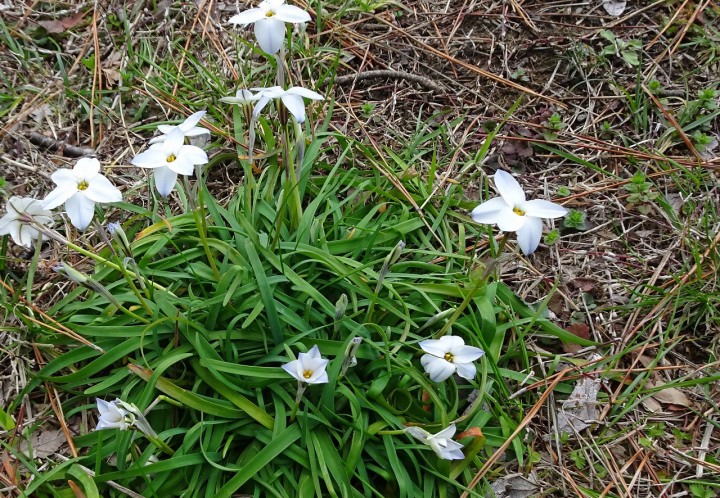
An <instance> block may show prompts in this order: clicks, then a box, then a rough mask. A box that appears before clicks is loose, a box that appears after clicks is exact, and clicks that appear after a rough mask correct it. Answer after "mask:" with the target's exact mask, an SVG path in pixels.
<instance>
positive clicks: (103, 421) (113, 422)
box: [95, 398, 134, 431]
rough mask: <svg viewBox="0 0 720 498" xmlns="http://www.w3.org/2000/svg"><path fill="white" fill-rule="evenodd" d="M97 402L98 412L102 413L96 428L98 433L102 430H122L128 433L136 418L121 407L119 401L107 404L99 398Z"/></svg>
mask: <svg viewBox="0 0 720 498" xmlns="http://www.w3.org/2000/svg"><path fill="white" fill-rule="evenodd" d="M95 401H96V402H97V408H98V412H100V418H99V419H98V423H97V425H96V426H95V430H96V431H99V430H102V429H120V430H121V431H126V430H128V429H130V426H131V425H132V423H133V420H134V417H133V416H132V415H131V414H130V413H128V411H127V410H125V409H124V408H122V407H121V406H119V403H120V400H119V399H116V400H115V401H110V402H107V401H105V400H103V399H100V398H97V399H96V400H95Z"/></svg>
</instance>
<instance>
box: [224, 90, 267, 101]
mask: <svg viewBox="0 0 720 498" xmlns="http://www.w3.org/2000/svg"><path fill="white" fill-rule="evenodd" d="M258 98H260V97H259V95H255V94H253V93H252V92H251V91H250V90H246V89H244V88H242V89H240V90H238V91H237V92H235V96H234V97H220V102H225V103H226V104H238V105H246V104H252V103H253V102H255V101H257V100H258Z"/></svg>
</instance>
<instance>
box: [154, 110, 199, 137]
mask: <svg viewBox="0 0 720 498" xmlns="http://www.w3.org/2000/svg"><path fill="white" fill-rule="evenodd" d="M206 112H207V111H198V112H196V113H195V114H191V115H190V116H188V118H187V119H186V120H185V121H183V122H182V123H180V124H179V125H177V126H173V125H158V130H159V131H160V133H162V135H160V136H157V137H155V138H153V139H151V140H150V142H149V143H150V144H157V143H161V142H164V141H165V139H167V135H168V134H169V133H170V132H171V131H173V130H180V131H181V132H182V133H183V137H197V136H198V135H209V134H210V130H208V129H207V128H203V127H202V126H195V125H196V124H198V123H199V122H200V120H201V119H202V117H203V116H204V115H205V114H206Z"/></svg>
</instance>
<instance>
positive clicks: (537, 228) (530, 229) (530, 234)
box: [517, 216, 543, 255]
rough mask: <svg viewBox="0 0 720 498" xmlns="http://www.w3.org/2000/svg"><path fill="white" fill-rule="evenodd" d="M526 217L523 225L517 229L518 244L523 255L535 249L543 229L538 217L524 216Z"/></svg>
mask: <svg viewBox="0 0 720 498" xmlns="http://www.w3.org/2000/svg"><path fill="white" fill-rule="evenodd" d="M526 218H527V221H526V222H525V225H523V227H522V228H521V229H520V230H518V231H517V238H518V245H519V246H520V249H521V250H522V252H523V254H525V255H527V254H532V253H533V252H535V249H537V247H538V245H540V238H541V237H542V230H543V226H542V220H541V219H540V218H533V217H532V216H526Z"/></svg>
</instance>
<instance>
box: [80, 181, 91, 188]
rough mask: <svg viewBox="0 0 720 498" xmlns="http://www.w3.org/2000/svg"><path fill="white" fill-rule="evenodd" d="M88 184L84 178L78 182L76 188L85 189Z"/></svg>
mask: <svg viewBox="0 0 720 498" xmlns="http://www.w3.org/2000/svg"><path fill="white" fill-rule="evenodd" d="M89 186H90V185H88V183H87V182H86V181H85V180H83V181H81V182H80V183H78V190H87V188H88V187H89Z"/></svg>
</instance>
